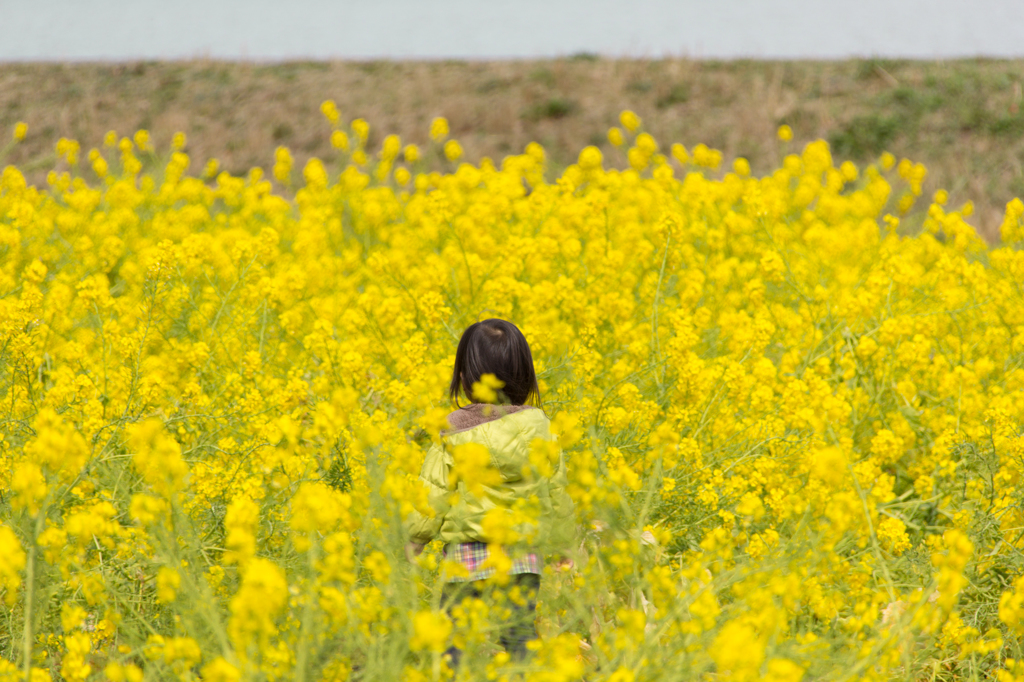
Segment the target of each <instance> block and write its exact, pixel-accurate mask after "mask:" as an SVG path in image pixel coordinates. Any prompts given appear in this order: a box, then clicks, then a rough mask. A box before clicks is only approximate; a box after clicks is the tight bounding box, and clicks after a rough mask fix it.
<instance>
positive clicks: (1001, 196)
mask: <svg viewBox="0 0 1024 682" xmlns="http://www.w3.org/2000/svg"><path fill="white" fill-rule="evenodd" d="M1022 80H1024V60H988V59H985V60H982V59H972V60H954V61H931V62H921V61H893V60H878V59H859V60H846V61H831V62H813V61H745V60H738V61H698V60H689V59H653V60H652V59H608V58H603V57H597V56H593V55H588V54H581V55H576V56H574V57H567V58H562V59H552V60H527V61H495V62H465V61H408V62H402V61H398V62H395V61H386V62H385V61H369V62H351V61H350V62H295V63H277V64H257V63H239V62H235V63H229V62H215V61H190V62H137V63H120V64H61V63H49V64H28V63H24V64H18V63H8V64H0V130H10V129H11V128H13V126H14V125H15V123H16V122H18V121H24V122H26V123H27V124H28V126H29V129H28V135H27V137H26V138H25V140H24V142H23V143H22V144H20V145H18V146H17V147H15V148H14V149H12V150H11V151H10V153H9V154H8V155H7V156H6V158H5V159H4V160H3V162H4V163H5V164H14V165H17V166H18V167H19V168H21V169H22V170H23V171H24V172H25V173H26V175H27V176H28V179H29V181H30V182H33V183H36V184H39V185H43V184H45V177H46V173H47V171H49V170H50V169H52V168H53V167H54V164H55V163H56V162H57V160H56V155H55V152H54V145H55V143H56V141H57V140H58V139H59V138H60V137H68V138H72V139H75V140H78V141H79V142H80V143H81V145H82V148H83V150H88V149H89V148H92V147H100V146H101V145H102V141H103V137H104V135H105V133H106V132H107V131H108V130H111V129H114V130H116V131H117V133H118V134H119V135H131V134H132V133H134V132H135V131H136V130H137V129H146V130H149V131H150V133H151V135H152V139H153V141H154V143H155V145H156V148H157V149H158V150H167V148H168V146H169V144H170V140H171V137H172V135H173V134H174V133H175V132H177V131H181V132H184V133H185V134H186V135H187V139H188V143H187V147H186V151H187V152H188V153H189V154H190V156H191V159H192V164H193V172H198V171H199V169H200V168H201V164H203V163H205V161H206V160H207V159H208V158H217V159H218V160H219V161H220V163H221V167H222V168H224V169H226V170H228V171H229V172H231V173H233V174H242V173H245V172H247V171H248V170H249V169H250V168H252V167H254V166H260V167H263V168H269V167H270V166H271V165H272V164H273V160H274V159H273V150H274V149H275V148H276V147H277V146H286V147H288V148H289V149H291V151H292V152H293V154H294V155H295V157H296V162H297V166H298V167H301V165H302V164H303V163H304V162H305V160H306V159H308V158H309V157H312V156H316V157H319V158H321V159H323V160H324V161H327V162H330V161H331V160H332V159H334V158H335V156H336V150H334V149H333V148H332V147H331V145H330V141H329V137H330V127H329V125H328V124H327V122H326V121H324V120H323V118H322V117H321V116H320V114H319V111H318V110H319V107H320V104H321V102H323V101H324V100H326V99H333V100H334V101H336V102H337V104H338V108H339V109H340V111H341V114H342V117H343V118H344V119H345V120H352V119H353V118H357V117H362V118H365V119H367V120H368V121H370V122H372V124H373V128H372V129H371V132H370V139H369V144H368V148H369V149H371V150H372V149H376V148H379V145H380V143H381V140H382V139H383V137H384V136H385V135H387V134H390V133H396V134H398V135H400V136H401V138H402V140H403V142H413V143H417V144H423V143H426V142H427V141H428V139H429V136H428V133H429V127H430V121H431V120H432V119H433V118H434V117H437V116H444V117H446V118H447V119H448V120H449V122H450V124H451V132H452V136H453V137H454V138H457V139H459V141H460V142H461V143H462V146H463V147H464V149H465V157H464V159H465V160H467V161H469V162H473V163H476V162H478V161H479V160H480V159H481V158H483V157H490V158H492V159H495V160H500V159H502V158H503V157H505V156H506V155H509V154H516V153H520V152H521V151H522V150H523V148H524V146H525V145H526V144H527V143H528V142H530V141H534V140H535V141H538V142H540V143H541V144H543V145H544V147H545V149H546V151H547V154H548V161H549V168H548V170H549V174H550V175H551V177H555V176H557V175H558V174H559V173H560V172H561V170H562V169H564V167H565V166H566V165H567V164H569V163H572V162H574V161H575V160H576V156H577V154H578V153H579V150H580V149H581V148H583V147H584V146H586V145H591V144H592V145H597V146H598V147H600V148H601V149H602V151H603V152H604V155H605V160H606V165H609V166H615V167H625V166H627V165H628V164H627V162H626V159H625V152H624V150H621V149H616V148H615V147H613V146H612V145H611V144H610V143H609V142H608V138H607V131H608V129H609V127H611V126H614V125H617V123H618V114H619V112H620V111H622V110H623V109H632V110H634V111H636V112H637V113H638V114H639V115H640V116H641V117H642V119H643V121H644V126H645V129H646V130H647V131H648V132H650V133H651V134H652V135H654V137H655V138H656V139H657V140H658V141H659V143H660V144H661V146H662V150H663V151H667V148H668V146H669V145H670V144H671V143H674V142H681V143H683V144H684V145H686V146H687V147H688V148H690V147H692V146H693V145H696V144H698V143H704V144H707V145H709V146H711V147H713V148H717V149H720V150H722V151H723V153H724V156H725V163H724V164H723V167H722V168H723V171H724V170H727V169H729V168H731V163H732V160H733V159H734V158H736V157H740V156H742V157H745V158H747V159H748V160H749V161H750V164H751V167H752V169H753V172H754V173H755V174H758V173H765V172H769V171H770V170H771V169H773V168H776V167H778V164H779V162H780V160H781V157H782V156H784V155H785V154H786V153H789V152H791V151H799V150H800V149H801V148H802V147H803V145H804V144H805V143H806V142H808V141H810V140H813V139H818V138H823V139H825V140H828V141H829V143H830V144H831V147H832V152H833V154H834V155H835V158H836V159H837V162H838V161H841V160H844V159H853V160H855V161H858V162H866V161H870V160H872V159H874V158H876V157H877V156H878V155H879V154H880V153H881V152H882V151H883V150H888V151H891V152H892V153H893V154H895V155H896V156H897V157H898V158H900V157H904V156H905V157H909V158H911V159H912V160H914V161H919V162H922V163H923V164H925V166H927V168H928V170H929V173H928V177H927V180H926V181H925V184H924V193H925V197H928V196H930V194H931V192H933V191H934V190H936V189H938V188H944V189H947V190H948V191H949V193H950V200H951V202H952V203H953V204H956V205H959V204H961V203H963V202H965V201H968V200H971V201H973V202H974V205H975V215H974V216H972V222H973V224H975V225H976V226H977V228H978V230H979V232H980V233H981V234H982V235H983V236H984V237H985V238H986V239H988V240H989V241H994V240H995V239H997V238H998V228H999V224H1000V221H1001V220H1002V216H1003V213H1004V210H1005V206H1006V203H1007V202H1008V201H1009V200H1010V199H1011V198H1013V197H1015V196H1021V195H1024V113H1022V112H1021V104H1022V101H1021V100H1022V89H1021V88H1022V85H1021V84H1022ZM782 124H787V125H789V126H791V127H792V129H793V132H794V139H793V140H792V141H791V142H788V143H784V142H781V141H779V140H778V138H777V136H776V131H777V129H778V127H779V126H780V125H782ZM144 161H145V160H144ZM426 161H427V162H429V163H434V164H436V166H437V169H438V170H443V169H445V168H446V167H447V166H446V165H445V164H447V163H448V162H446V161H444V160H443V158H441V157H440V155H438V156H437V157H436V158H434V159H429V158H428V159H427V160H426ZM148 163H150V164H152V165H153V166H154V167H155V166H156V165H157V164H158V163H161V161H160V160H159V159H157V158H156V157H154V158H152V159H149V160H148ZM58 167H59V165H58Z"/></svg>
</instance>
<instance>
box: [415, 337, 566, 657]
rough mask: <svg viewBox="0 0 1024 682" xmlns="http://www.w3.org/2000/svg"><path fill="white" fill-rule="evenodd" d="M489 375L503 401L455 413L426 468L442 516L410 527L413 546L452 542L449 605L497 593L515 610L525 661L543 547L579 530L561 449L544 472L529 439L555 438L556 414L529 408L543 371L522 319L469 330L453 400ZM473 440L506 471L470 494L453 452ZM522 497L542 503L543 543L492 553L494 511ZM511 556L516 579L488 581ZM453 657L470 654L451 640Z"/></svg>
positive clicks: (510, 638) (507, 630)
mask: <svg viewBox="0 0 1024 682" xmlns="http://www.w3.org/2000/svg"><path fill="white" fill-rule="evenodd" d="M485 374H491V375H493V376H494V377H496V378H497V379H498V380H500V381H501V382H502V383H503V386H502V388H501V390H500V392H499V393H498V401H497V402H498V403H499V404H487V403H481V402H472V403H470V404H469V405H466V406H464V407H459V409H456V410H455V411H454V412H452V413H451V414H450V415H448V424H449V427H450V428H449V429H448V430H446V431H443V432H442V433H441V436H442V441H441V445H440V446H437V445H435V446H433V447H431V449H430V450H429V451H428V452H427V455H426V458H425V459H424V462H423V469H422V470H421V472H420V479H421V480H422V481H423V482H424V484H425V485H426V486H427V487H428V489H429V499H430V504H431V507H432V508H433V509H434V512H435V514H434V516H425V515H422V514H419V513H413V515H412V516H411V517H410V518H409V519H408V520H407V529H408V533H409V539H410V549H411V550H412V551H413V552H415V553H417V554H418V553H419V552H420V551H422V548H423V545H425V544H426V543H428V542H430V541H431V540H433V539H434V538H436V537H439V538H440V539H441V540H442V541H443V542H444V543H445V547H444V553H445V558H446V559H447V560H448V561H449V562H455V563H456V564H458V565H460V566H461V567H462V570H460V571H458V574H457V575H456V574H452V575H449V576H447V580H448V582H447V585H446V587H445V589H444V590H443V592H442V605H443V606H444V608H445V609H446V610H447V611H448V612H449V614H451V612H452V609H453V608H454V607H456V606H457V605H458V604H459V603H461V601H462V599H464V598H466V597H480V596H483V595H484V594H488V595H489V597H490V598H489V601H491V602H492V603H497V604H501V605H503V606H502V608H503V612H504V613H505V614H506V615H508V616H509V617H508V618H507V619H504V622H503V623H502V626H501V629H500V633H499V641H500V643H501V644H502V646H504V647H505V650H506V651H507V652H508V653H509V655H510V656H512V657H514V658H521V657H522V656H524V655H525V653H526V644H527V642H528V641H530V640H532V639H536V637H537V630H536V626H535V625H534V611H535V609H536V598H537V590H538V587H539V586H540V572H541V569H542V567H543V564H542V556H543V552H544V551H545V550H547V551H548V552H551V553H558V554H562V555H563V556H564V555H565V553H566V552H567V551H568V550H569V548H570V546H571V544H572V540H573V534H574V530H575V527H574V522H573V505H572V501H571V500H570V499H569V497H568V495H567V494H566V493H565V485H566V475H565V465H564V462H563V460H562V458H561V455H559V461H558V466H557V468H555V469H554V472H553V474H552V475H551V476H547V477H546V476H542V475H540V474H538V473H537V471H536V469H535V468H534V467H532V466H531V464H530V443H531V442H532V441H534V440H535V439H538V438H540V439H545V440H553V436H552V435H551V432H550V430H549V424H550V422H549V420H548V418H547V416H545V414H544V413H543V412H542V411H541V410H540V409H538V408H537V407H532V406H529V405H527V403H528V402H531V401H533V402H539V399H540V395H539V389H538V387H537V375H536V373H535V372H534V368H533V356H532V355H531V353H530V346H529V344H527V342H526V338H525V337H524V336H523V334H522V332H521V331H519V329H518V328H517V327H516V326H515V325H514V324H512V323H510V322H506V321H505V320H498V319H489V320H484V321H482V322H477V323H475V324H472V325H470V326H469V328H467V329H466V331H465V332H463V334H462V338H461V339H460V340H459V347H458V350H457V351H456V353H455V368H454V370H453V371H452V381H451V386H450V388H449V396H450V398H451V400H452V402H453V403H454V404H455V405H456V406H457V407H458V406H459V393H460V392H462V393H464V394H465V395H466V396H469V397H470V399H472V397H473V395H474V392H473V386H474V384H477V383H478V382H481V380H482V378H483V376H484V375H485ZM531 399H532V400H531ZM468 443H477V444H480V445H484V446H486V447H487V449H488V451H489V452H490V467H491V468H492V469H493V470H496V473H497V474H498V475H495V471H491V472H490V474H491V476H490V477H489V480H490V481H491V483H492V485H483V486H482V487H481V486H473V490H472V491H471V490H470V489H469V488H467V485H466V483H465V482H464V481H458V482H457V484H453V478H454V477H452V476H451V474H452V467H453V465H454V459H453V457H452V451H453V449H454V448H455V447H457V446H459V445H464V444H468ZM517 503H519V505H524V504H525V505H527V506H531V507H532V508H534V509H535V510H539V518H538V519H537V526H536V528H535V531H536V533H535V534H533V538H534V540H533V542H532V543H531V544H529V545H527V546H516V547H513V548H504V549H502V550H501V551H505V552H507V553H508V554H507V558H506V557H492V551H495V550H493V549H492V548H494V545H493V544H492V538H489V537H487V534H486V533H485V532H484V530H483V527H484V518H485V517H486V516H487V515H488V512H491V513H493V511H492V510H494V509H495V508H498V509H502V510H508V512H509V513H511V511H512V508H513V507H514V506H517ZM509 559H510V560H511V568H509V569H508V575H509V578H508V580H507V582H506V580H505V579H504V576H501V577H500V579H496V580H490V581H489V580H488V578H491V576H493V575H494V573H495V568H494V566H493V565H492V564H493V563H495V560H498V561H501V563H502V564H503V565H506V566H507V565H508V560H509ZM502 560H504V561H502ZM499 584H502V585H504V586H503V587H498V586H497V585H499ZM489 588H491V589H489ZM448 654H449V655H450V656H451V665H452V667H455V666H456V665H458V663H459V659H460V658H461V655H462V652H461V651H460V650H459V649H458V648H456V647H452V648H451V649H449V650H448Z"/></svg>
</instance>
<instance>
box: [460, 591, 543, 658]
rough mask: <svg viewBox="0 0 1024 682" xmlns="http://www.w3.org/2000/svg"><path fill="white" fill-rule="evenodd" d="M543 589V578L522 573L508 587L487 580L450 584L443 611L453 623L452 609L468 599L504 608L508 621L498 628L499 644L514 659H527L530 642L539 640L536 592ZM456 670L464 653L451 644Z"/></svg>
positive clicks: (504, 620) (504, 621) (502, 621)
mask: <svg viewBox="0 0 1024 682" xmlns="http://www.w3.org/2000/svg"><path fill="white" fill-rule="evenodd" d="M539 590H540V576H539V575H537V574H536V573H520V574H519V575H512V576H509V581H508V583H506V584H505V585H500V586H499V585H495V584H494V583H493V582H490V581H487V580H473V581H471V582H464V583H448V584H447V585H445V586H444V588H443V589H442V591H441V608H443V609H444V610H445V613H447V614H448V617H449V618H452V620H453V621H454V620H455V618H454V616H453V614H452V610H453V609H454V608H455V607H456V606H458V605H459V604H461V603H462V601H463V600H465V599H481V600H484V601H486V602H487V603H488V605H489V606H490V607H492V608H495V607H496V608H499V609H504V610H506V611H507V612H508V618H503V619H502V620H501V624H500V627H499V629H498V643H499V644H501V646H503V647H504V648H505V651H506V652H508V655H509V656H510V657H511V658H512V659H513V660H522V659H523V658H525V657H526V653H527V648H526V644H527V642H530V641H531V640H534V639H537V625H536V623H535V622H534V619H535V618H536V612H537V592H538V591H539ZM445 653H446V654H448V656H449V657H450V659H451V662H450V665H451V667H452V668H456V667H458V665H459V662H460V661H461V660H462V650H461V649H459V648H458V647H456V646H455V645H452V646H451V647H450V648H449V649H448V651H446V652H445Z"/></svg>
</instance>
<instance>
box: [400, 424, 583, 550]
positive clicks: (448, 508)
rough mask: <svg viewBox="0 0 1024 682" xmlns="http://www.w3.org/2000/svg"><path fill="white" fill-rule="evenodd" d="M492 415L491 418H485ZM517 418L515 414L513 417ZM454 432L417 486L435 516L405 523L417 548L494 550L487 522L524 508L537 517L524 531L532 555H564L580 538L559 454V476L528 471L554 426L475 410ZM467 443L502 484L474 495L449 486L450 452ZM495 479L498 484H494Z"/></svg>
mask: <svg viewBox="0 0 1024 682" xmlns="http://www.w3.org/2000/svg"><path fill="white" fill-rule="evenodd" d="M490 410H494V411H495V412H494V413H493V414H488V412H490ZM512 410H515V411H512ZM449 423H451V424H452V425H453V426H456V427H458V426H460V425H461V426H466V428H456V429H453V430H450V431H448V432H446V433H445V434H443V438H442V439H441V444H440V445H436V444H435V445H433V446H431V448H430V449H429V450H428V451H427V455H426V457H425V458H424V460H423V468H422V470H421V471H420V479H421V480H422V481H423V483H424V485H426V486H427V488H428V496H429V500H430V506H431V507H432V509H433V511H434V515H433V516H428V515H424V514H420V513H418V512H413V514H412V515H411V516H410V517H409V518H408V519H407V520H406V529H407V531H408V536H409V539H410V540H411V541H412V542H416V543H420V544H426V543H428V542H430V541H431V540H433V539H435V538H439V539H440V540H441V541H442V542H444V543H446V544H447V543H462V542H492V541H493V538H488V537H487V536H486V534H485V533H484V531H483V520H484V517H485V516H486V515H487V513H488V512H489V511H490V510H492V509H494V508H495V507H501V508H503V509H508V510H512V509H514V508H516V507H518V506H523V507H525V508H526V509H527V510H528V513H531V514H536V516H537V524H536V525H535V526H532V525H527V526H523V527H521V530H525V531H526V533H524V534H526V535H532V536H533V537H532V541H530V542H529V544H528V548H529V549H530V550H531V551H540V552H542V553H545V554H550V553H561V552H564V551H567V550H568V549H569V548H570V547H571V545H572V543H573V539H574V536H575V521H574V518H575V517H574V514H573V504H572V500H571V499H570V498H569V496H568V494H566V492H565V486H566V474H565V462H564V458H563V456H562V454H561V453H560V452H559V454H558V465H557V467H554V473H553V474H552V475H551V476H549V477H545V476H542V475H540V474H538V473H537V471H536V469H535V468H534V467H532V466H531V464H530V443H531V442H532V441H533V440H534V439H537V438H540V439H544V440H554V437H553V436H552V435H551V431H550V428H549V427H550V420H549V419H548V418H547V416H546V415H545V414H544V412H542V411H541V410H539V409H537V408H531V407H527V408H523V407H521V406H516V407H512V408H508V407H505V408H503V407H502V406H497V405H495V406H483V405H471V406H469V408H468V409H467V408H463V410H459V411H457V412H456V413H453V414H452V415H451V416H449ZM466 443H478V444H480V445H483V446H485V447H487V449H488V451H489V452H490V456H491V459H490V467H493V469H496V470H497V472H498V473H499V474H500V481H501V482H500V483H497V482H496V481H495V482H494V485H484V486H483V487H482V488H479V490H478V492H480V491H482V494H480V495H479V496H478V495H475V494H474V493H473V492H471V491H470V490H469V489H468V488H467V486H466V483H465V482H463V481H458V483H457V484H456V485H452V484H451V481H452V478H453V477H452V476H451V473H452V467H453V465H454V459H453V457H452V451H453V449H454V448H455V447H457V446H459V445H463V444H466ZM493 478H494V479H497V478H498V477H493Z"/></svg>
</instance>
